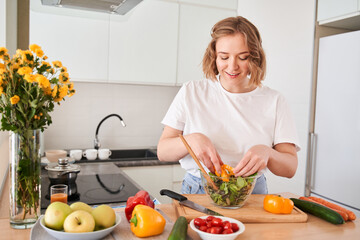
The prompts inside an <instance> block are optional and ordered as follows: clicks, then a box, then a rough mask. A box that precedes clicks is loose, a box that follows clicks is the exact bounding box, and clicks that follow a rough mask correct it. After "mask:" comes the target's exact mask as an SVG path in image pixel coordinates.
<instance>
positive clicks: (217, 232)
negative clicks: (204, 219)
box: [210, 227, 222, 234]
mask: <svg viewBox="0 0 360 240" xmlns="http://www.w3.org/2000/svg"><path fill="white" fill-rule="evenodd" d="M221 230H222V228H221V227H212V228H211V229H210V233H213V234H220V233H221Z"/></svg>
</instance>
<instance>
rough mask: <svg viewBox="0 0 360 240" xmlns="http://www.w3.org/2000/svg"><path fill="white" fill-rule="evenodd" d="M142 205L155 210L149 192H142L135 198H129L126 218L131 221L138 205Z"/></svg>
mask: <svg viewBox="0 0 360 240" xmlns="http://www.w3.org/2000/svg"><path fill="white" fill-rule="evenodd" d="M138 204H142V205H146V206H149V207H152V208H154V207H155V205H154V203H153V201H151V199H150V195H149V193H148V192H147V191H144V190H141V191H139V192H137V193H136V194H135V196H132V197H129V198H128V200H127V202H126V207H125V216H126V219H127V220H128V221H130V219H131V216H132V212H133V210H134V208H135V206H136V205H138Z"/></svg>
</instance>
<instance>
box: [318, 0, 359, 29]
mask: <svg viewBox="0 0 360 240" xmlns="http://www.w3.org/2000/svg"><path fill="white" fill-rule="evenodd" d="M317 20H318V22H319V24H320V25H324V26H328V27H336V28H344V29H350V30H358V29H360V0H319V1H318V11H317Z"/></svg>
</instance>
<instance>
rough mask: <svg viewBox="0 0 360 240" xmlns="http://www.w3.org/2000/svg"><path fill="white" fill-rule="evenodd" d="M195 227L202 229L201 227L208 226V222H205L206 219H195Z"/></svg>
mask: <svg viewBox="0 0 360 240" xmlns="http://www.w3.org/2000/svg"><path fill="white" fill-rule="evenodd" d="M194 225H195V226H198V227H200V226H204V225H206V222H205V221H204V219H201V218H195V219H194Z"/></svg>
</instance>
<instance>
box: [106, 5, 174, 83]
mask: <svg viewBox="0 0 360 240" xmlns="http://www.w3.org/2000/svg"><path fill="white" fill-rule="evenodd" d="M178 14H179V5H178V4H177V3H175V2H166V1H143V2H142V3H141V4H139V5H138V6H137V7H136V9H135V11H134V12H133V13H132V14H131V15H130V16H129V17H124V16H119V15H112V16H110V34H109V50H110V51H109V81H110V82H122V83H139V84H167V85H168V84H171V85H174V84H175V79H176V58H177V41H178V24H179V17H178Z"/></svg>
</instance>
